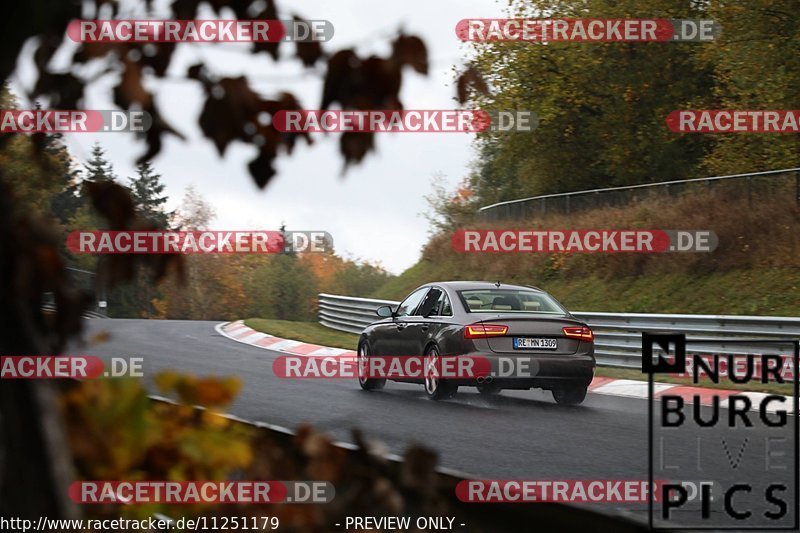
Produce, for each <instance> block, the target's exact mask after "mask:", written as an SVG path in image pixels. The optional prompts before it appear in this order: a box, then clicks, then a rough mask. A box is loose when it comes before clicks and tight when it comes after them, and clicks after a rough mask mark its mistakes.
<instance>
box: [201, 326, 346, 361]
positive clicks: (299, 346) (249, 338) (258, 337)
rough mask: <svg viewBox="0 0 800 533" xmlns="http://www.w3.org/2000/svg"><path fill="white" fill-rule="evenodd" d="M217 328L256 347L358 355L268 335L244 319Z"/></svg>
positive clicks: (312, 354)
mask: <svg viewBox="0 0 800 533" xmlns="http://www.w3.org/2000/svg"><path fill="white" fill-rule="evenodd" d="M215 329H216V330H217V332H218V333H219V334H220V335H223V336H225V337H228V338H229V339H232V340H235V341H236V342H241V343H243V344H249V345H250V346H255V347H256V348H264V349H265V350H273V351H276V352H283V353H288V354H291V355H306V356H308V357H352V358H355V356H356V352H355V351H353V350H345V349H343V348H330V347H328V346H319V345H318V344H310V343H307V342H300V341H293V340H290V339H282V338H280V337H274V336H272V335H267V334H266V333H262V332H260V331H256V330H254V329H253V328H249V327H247V326H245V325H244V321H243V320H237V321H235V322H227V323H222V324H217V326H216V328H215Z"/></svg>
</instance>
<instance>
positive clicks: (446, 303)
mask: <svg viewBox="0 0 800 533" xmlns="http://www.w3.org/2000/svg"><path fill="white" fill-rule="evenodd" d="M437 314H438V315H439V316H453V307H452V306H451V305H450V298H449V297H448V296H447V293H446V292H444V291H442V296H441V297H440V298H439V312H438V313H437Z"/></svg>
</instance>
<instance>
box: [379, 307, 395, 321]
mask: <svg viewBox="0 0 800 533" xmlns="http://www.w3.org/2000/svg"><path fill="white" fill-rule="evenodd" d="M375 314H376V315H378V316H379V317H381V318H389V317H390V316H394V311H393V310H392V307H391V306H389V305H382V306H380V307H379V308H377V309H376V310H375Z"/></svg>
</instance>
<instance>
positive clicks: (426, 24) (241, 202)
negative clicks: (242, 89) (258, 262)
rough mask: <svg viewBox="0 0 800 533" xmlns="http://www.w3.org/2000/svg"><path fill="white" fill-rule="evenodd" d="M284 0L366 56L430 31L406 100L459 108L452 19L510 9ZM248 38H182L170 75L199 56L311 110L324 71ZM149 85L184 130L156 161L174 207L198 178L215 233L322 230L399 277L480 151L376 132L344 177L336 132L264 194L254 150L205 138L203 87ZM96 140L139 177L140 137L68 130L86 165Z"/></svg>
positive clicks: (299, 156)
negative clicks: (444, 187)
mask: <svg viewBox="0 0 800 533" xmlns="http://www.w3.org/2000/svg"><path fill="white" fill-rule="evenodd" d="M277 3H278V8H279V10H280V11H281V12H280V13H279V15H280V16H281V18H290V16H291V15H292V14H294V13H298V14H300V15H302V16H303V17H304V18H306V19H325V20H329V21H331V22H332V23H333V26H334V28H335V35H334V37H333V40H332V41H331V42H329V43H326V44H324V45H323V46H324V47H325V48H326V50H338V49H341V48H345V47H350V46H355V47H356V49H357V51H358V52H359V54H360V55H362V56H363V55H368V54H370V53H377V54H379V55H381V56H386V55H387V54H388V52H389V42H390V40H391V39H392V37H393V36H394V35H395V34H396V32H397V30H398V29H400V28H402V29H403V30H404V31H405V32H406V33H409V34H414V35H419V36H420V37H422V39H423V40H424V41H425V43H426V44H427V46H428V55H429V62H430V71H429V74H428V76H422V75H420V74H417V73H416V72H414V71H412V70H411V69H406V70H405V71H404V76H403V86H402V92H401V99H402V101H403V103H404V106H405V107H406V109H426V108H428V109H437V108H438V109H448V108H450V109H452V108H454V107H455V106H456V105H457V104H456V102H455V100H454V99H453V98H454V96H455V87H454V82H453V66H460V65H462V64H463V63H462V62H463V58H464V57H466V55H467V54H468V53H469V51H468V49H467V46H466V45H464V44H463V43H461V42H460V41H459V40H458V39H457V38H456V36H455V30H454V28H455V25H456V23H457V22H458V21H459V20H460V19H463V18H473V17H475V18H477V17H486V18H490V17H499V16H502V14H503V5H504V4H505V3H504V2H501V3H498V2H496V1H494V0H459V1H454V0H450V1H432V0H405V1H398V2H370V1H364V0H336V1H330V0H293V1H291V2H288V1H287V0H278V2H277ZM198 18H202V17H198ZM209 18H210V17H209ZM243 46H247V45H237V44H181V45H179V46H178V48H177V51H176V53H175V55H174V56H173V60H172V63H171V65H170V70H169V72H168V74H169V75H173V76H182V75H183V74H184V73H185V72H186V68H187V67H188V66H189V65H192V64H194V63H195V62H197V60H198V59H203V60H204V61H206V62H207V64H208V65H210V66H211V70H212V71H213V72H214V73H215V74H218V75H227V76H238V75H241V74H244V75H246V76H247V77H248V78H249V79H251V85H252V86H253V88H254V89H255V90H257V91H258V92H260V93H261V94H262V95H263V96H265V97H272V96H276V95H277V93H278V92H280V91H283V90H288V91H289V92H292V93H294V94H295V96H297V97H298V98H299V100H300V102H301V104H302V105H303V107H304V108H306V109H317V108H319V103H320V102H319V100H320V95H321V86H322V79H321V76H315V75H306V74H305V71H304V69H303V68H302V67H301V65H300V62H299V61H298V60H292V59H290V60H284V61H281V63H275V62H274V61H272V59H271V58H270V57H268V56H267V55H266V54H263V53H262V54H259V55H258V56H255V57H253V56H250V55H249V54H248V53H247V52H246V50H245V49H243V48H242V47H243ZM293 48H294V47H293V46H292V45H291V44H286V43H284V44H283V45H281V49H282V50H281V53H282V54H285V55H290V54H291V53H292V52H293ZM30 50H31V48H30V47H28V49H27V51H28V52H30ZM31 73H32V70H31V68H30V61H28V60H25V59H23V60H22V61H21V62H20V65H19V68H18V74H19V75H18V77H17V82H16V83H23V84H25V85H26V86H27V87H28V88H30V87H31V83H32V82H31V81H30V80H31V78H32V77H31ZM115 81H116V80H114V79H107V82H106V83H102V82H99V83H97V84H95V86H94V87H93V88H92V90H91V91H89V93H88V99H87V102H85V107H87V108H89V109H111V108H113V107H114V106H113V104H112V103H111V100H110V91H109V90H108V89H109V88H110V87H111V86H113V84H114V83H115ZM13 88H14V85H12V89H13ZM148 88H150V89H152V90H154V91H155V92H156V95H157V96H156V97H157V101H158V105H159V108H160V109H161V111H162V114H163V115H164V116H165V118H166V119H167V120H168V122H170V123H171V124H172V125H174V126H175V127H176V128H177V129H178V130H180V131H181V132H182V133H183V134H184V135H186V137H187V141H185V142H184V141H180V140H179V139H176V138H175V137H173V136H166V137H165V139H166V142H165V144H164V149H163V150H162V152H161V154H160V155H159V156H158V157H156V158H155V159H154V161H153V164H154V166H155V168H156V170H157V171H158V172H159V173H161V174H162V175H163V177H164V181H165V182H166V185H167V193H168V195H169V196H170V208H174V207H175V206H177V204H178V203H179V202H180V199H181V198H182V197H183V194H184V191H185V188H186V187H187V186H188V185H190V184H194V185H195V187H196V189H197V190H198V191H199V192H200V193H201V194H202V195H203V196H204V197H205V198H206V199H207V200H208V201H209V202H210V203H211V204H213V206H214V208H215V209H216V212H217V219H216V221H215V223H214V229H222V230H233V229H275V228H277V227H278V226H280V224H281V223H283V222H285V223H286V225H287V227H288V228H289V229H294V230H316V229H319V230H325V231H328V232H329V233H330V234H331V235H332V236H333V239H334V244H335V248H336V251H337V253H339V254H341V255H344V256H345V257H351V258H361V259H366V260H370V261H377V262H380V263H381V264H382V265H383V266H384V267H385V268H387V269H388V270H389V271H391V272H394V273H400V272H401V271H403V270H404V269H406V268H408V267H410V266H411V265H413V264H414V263H415V262H416V261H417V259H418V258H419V255H420V250H421V247H422V245H423V244H424V243H425V241H426V240H427V236H428V222H427V220H426V219H425V218H424V217H422V216H421V215H420V214H421V213H422V212H423V211H425V210H426V208H427V203H426V202H425V199H424V196H425V195H426V194H428V193H429V191H430V187H431V179H432V177H433V176H434V175H436V174H441V175H443V176H444V178H445V181H446V183H447V184H448V186H449V187H450V188H452V187H454V186H455V185H456V184H457V183H458V182H459V181H460V180H461V179H463V178H464V177H465V175H466V173H467V170H468V166H469V164H470V162H471V161H472V160H473V158H474V155H473V154H474V152H473V149H472V145H473V141H474V135H473V134H468V133H440V134H435V133H434V134H432V133H421V134H413V133H405V134H402V133H394V134H377V135H376V137H377V139H376V141H377V142H376V147H377V151H376V152H373V153H372V154H370V155H368V156H367V158H366V159H365V161H364V163H363V164H362V165H359V166H354V167H351V168H350V169H349V170H348V171H347V173H346V174H344V175H342V167H343V161H342V158H341V156H340V155H339V151H338V150H339V147H338V139H337V136H336V135H329V136H326V137H324V136H322V135H321V134H316V135H315V136H314V140H315V141H316V142H315V143H314V145H313V146H310V147H309V146H306V144H305V143H304V142H302V141H300V142H299V143H298V145H297V147H296V149H295V152H294V154H293V155H292V156H289V157H286V156H283V157H280V158H279V159H278V160H277V169H278V175H277V176H276V177H275V178H273V180H272V181H271V182H270V184H269V185H268V187H267V188H266V189H265V190H264V191H259V190H258V188H257V187H256V186H255V185H254V184H253V182H252V179H251V178H250V175H249V173H248V170H247V162H248V161H250V160H251V159H252V158H253V157H254V154H255V150H254V149H253V148H251V147H248V146H246V145H244V144H242V143H238V142H236V143H232V144H231V145H230V146H229V147H228V150H227V152H226V154H225V157H224V159H221V158H219V157H218V155H217V152H216V149H215V148H214V146H213V145H212V143H211V141H209V140H207V139H205V138H203V137H202V135H201V133H200V131H199V128H198V127H197V117H198V116H199V113H200V110H201V107H202V104H203V99H202V93H201V89H200V87H199V84H197V83H195V82H191V81H189V82H187V81H181V80H167V81H164V82H159V83H158V84H151V85H150V86H149V87H148ZM312 135H313V134H312ZM95 141H99V142H100V143H101V144H102V146H103V148H105V149H106V151H107V156H108V158H109V160H110V161H112V162H113V164H114V167H115V170H116V172H117V174H118V175H119V176H121V177H127V176H131V175H133V173H134V161H135V159H136V157H137V156H138V155H140V154H141V153H143V152H144V150H145V146H144V144H142V143H140V142H138V141H136V140H135V138H134V137H133V136H132V135H128V134H123V133H105V134H103V133H100V134H89V133H84V134H70V135H68V136H67V142H68V144H69V147H70V150H71V152H72V153H73V154H74V155H75V156H76V157H77V158H78V160H79V161H84V162H85V161H86V160H87V159H88V157H89V154H90V151H91V146H92V144H93V143H94V142H95Z"/></svg>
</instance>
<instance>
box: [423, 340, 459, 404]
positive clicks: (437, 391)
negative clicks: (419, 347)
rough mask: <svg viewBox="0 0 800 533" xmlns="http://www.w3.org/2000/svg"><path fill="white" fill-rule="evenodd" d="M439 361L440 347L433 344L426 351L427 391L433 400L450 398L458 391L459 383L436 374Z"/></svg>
mask: <svg viewBox="0 0 800 533" xmlns="http://www.w3.org/2000/svg"><path fill="white" fill-rule="evenodd" d="M438 361H439V349H438V348H436V346H431V347H430V348H428V349H427V350H426V351H425V393H426V394H427V395H428V398H430V399H431V400H449V399H450V398H452V397H453V396H455V395H456V392H458V385H454V384H453V382H451V381H448V380H446V379H441V378H440V377H438V376H437V375H436V374H435V372H434V371H435V370H436V366H437V362H438ZM439 368H441V365H439Z"/></svg>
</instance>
